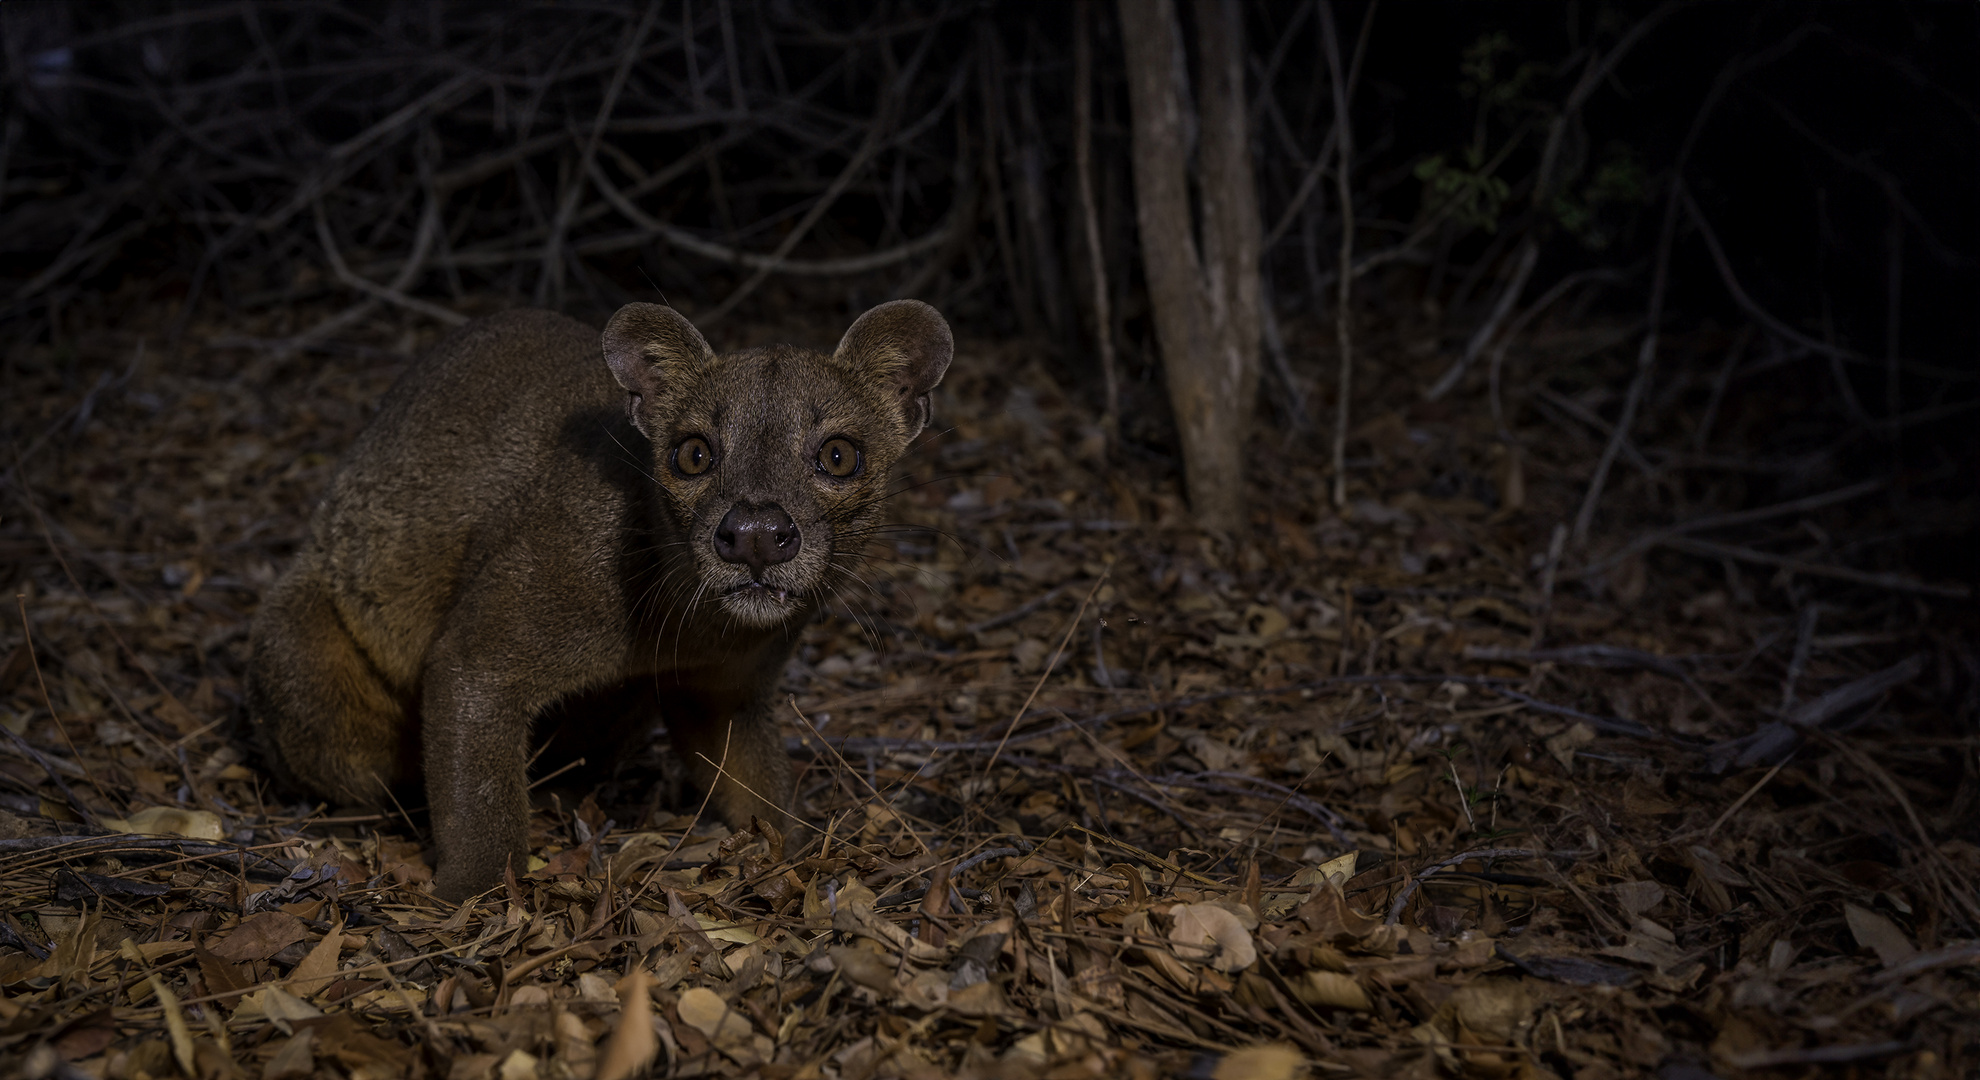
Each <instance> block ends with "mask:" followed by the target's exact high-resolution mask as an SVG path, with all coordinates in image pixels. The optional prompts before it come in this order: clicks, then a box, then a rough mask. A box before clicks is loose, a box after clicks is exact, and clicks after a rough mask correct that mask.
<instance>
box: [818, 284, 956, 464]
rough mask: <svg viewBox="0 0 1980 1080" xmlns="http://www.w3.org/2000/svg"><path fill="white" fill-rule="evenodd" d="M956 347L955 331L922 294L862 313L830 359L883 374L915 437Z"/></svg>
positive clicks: (925, 421)
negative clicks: (927, 302) (929, 398)
mask: <svg viewBox="0 0 1980 1080" xmlns="http://www.w3.org/2000/svg"><path fill="white" fill-rule="evenodd" d="M955 353H956V340H955V337H954V336H953V335H951V334H950V333H949V324H948V323H947V322H945V321H943V319H942V316H941V314H940V313H938V312H937V311H936V310H935V309H934V308H932V307H929V306H928V305H927V304H924V303H922V302H921V301H919V300H894V301H890V302H888V303H885V304H881V305H880V306H879V307H876V308H874V309H873V310H871V311H869V312H867V313H866V314H864V315H861V316H860V317H859V318H858V320H856V321H855V322H854V323H853V324H852V329H850V330H847V331H846V336H845V337H844V338H842V339H840V341H839V347H838V349H837V350H836V351H834V352H833V353H832V360H833V362H834V363H837V364H840V365H842V366H844V367H847V368H850V369H852V370H853V371H856V372H858V373H860V374H861V375H864V376H867V377H869V378H874V379H878V380H880V381H881V384H882V385H883V386H885V387H886V388H887V393H888V396H889V397H891V398H893V400H894V402H895V403H896V405H897V406H898V407H899V409H900V410H901V421H902V423H903V424H904V425H906V428H907V437H908V438H910V439H912V438H914V437H915V436H916V435H919V434H921V429H922V428H924V427H927V426H928V416H929V411H930V410H929V404H928V395H929V392H930V391H932V390H934V389H935V384H937V383H939V382H941V381H942V374H943V373H944V372H946V371H948V370H949V361H950V359H952V358H953V357H954V356H955Z"/></svg>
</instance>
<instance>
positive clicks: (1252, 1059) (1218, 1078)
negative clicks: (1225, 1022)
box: [1210, 1044, 1306, 1080]
mask: <svg viewBox="0 0 1980 1080" xmlns="http://www.w3.org/2000/svg"><path fill="white" fill-rule="evenodd" d="M1210 1075H1211V1076H1212V1077H1213V1078H1214V1080H1296V1078H1297V1077H1301V1076H1305V1075H1306V1058H1305V1057H1304V1056H1302V1055H1301V1054H1300V1052H1299V1051H1298V1050H1295V1049H1293V1048H1292V1047H1290V1046H1286V1045H1283V1044H1274V1045H1269V1046H1247V1047H1245V1048H1244V1049H1242V1050H1233V1051H1231V1052H1230V1053H1228V1054H1225V1055H1224V1056H1223V1057H1222V1058H1221V1059H1219V1060H1218V1062H1217V1064H1216V1065H1215V1066H1213V1067H1212V1068H1211V1070H1210Z"/></svg>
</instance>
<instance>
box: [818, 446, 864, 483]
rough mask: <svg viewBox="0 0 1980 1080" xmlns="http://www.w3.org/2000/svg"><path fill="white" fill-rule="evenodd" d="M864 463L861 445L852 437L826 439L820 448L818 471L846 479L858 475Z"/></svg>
mask: <svg viewBox="0 0 1980 1080" xmlns="http://www.w3.org/2000/svg"><path fill="white" fill-rule="evenodd" d="M862 464H864V462H862V461H861V460H860V457H859V447H857V446H854V445H853V444H852V440H850V439H842V438H834V439H826V440H825V445H824V446H821V447H819V448H818V471H819V472H822V473H824V474H825V475H827V476H832V477H837V478H838V479H840V480H844V479H845V478H846V477H848V476H854V475H857V474H858V472H859V467H860V466H861V465H862Z"/></svg>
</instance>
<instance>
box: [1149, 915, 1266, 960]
mask: <svg viewBox="0 0 1980 1080" xmlns="http://www.w3.org/2000/svg"><path fill="white" fill-rule="evenodd" d="M1169 917H1170V918H1172V919H1174V920H1175V926H1174V927H1173V928H1172V929H1171V930H1170V931H1169V945H1170V947H1171V948H1173V949H1174V950H1175V952H1176V955H1177V956H1179V957H1182V958H1183V959H1185V960H1191V961H1194V962H1196V963H1199V964H1208V965H1210V966H1211V967H1213V968H1216V969H1217V970H1218V971H1222V972H1225V973H1227V974H1228V973H1232V972H1238V971H1243V970H1244V969H1245V968H1248V967H1250V966H1251V965H1252V964H1253V963H1255V962H1256V961H1257V960H1258V947H1257V945H1256V944H1255V943H1254V942H1253V941H1252V940H1251V931H1249V930H1246V929H1245V927H1244V922H1243V920H1241V919H1240V918H1239V917H1238V916H1237V915H1236V914H1235V913H1233V912H1232V911H1231V909H1229V908H1227V907H1225V906H1223V905H1222V904H1177V905H1175V906H1174V907H1172V908H1170V909H1169Z"/></svg>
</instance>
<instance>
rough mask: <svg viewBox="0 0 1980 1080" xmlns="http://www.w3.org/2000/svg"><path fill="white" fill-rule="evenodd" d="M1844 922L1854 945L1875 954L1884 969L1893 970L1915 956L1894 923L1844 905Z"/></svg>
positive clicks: (1866, 909)
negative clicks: (1847, 923)
mask: <svg viewBox="0 0 1980 1080" xmlns="http://www.w3.org/2000/svg"><path fill="white" fill-rule="evenodd" d="M1843 918H1844V919H1846V920H1847V921H1848V922H1849V932H1850V934H1851V935H1852V936H1854V937H1855V938H1856V943H1857V944H1858V945H1861V946H1863V947H1864V948H1866V949H1869V950H1870V951H1871V952H1874V953H1876V954H1877V961H1878V963H1881V964H1883V965H1884V966H1885V967H1887V968H1888V967H1896V966H1897V965H1899V964H1902V963H1904V962H1905V961H1906V960H1909V959H1911V958H1912V957H1913V956H1915V955H1917V953H1918V949H1917V948H1916V947H1914V946H1913V945H1912V944H1911V939H1910V938H1908V937H1906V936H1905V934H1904V931H1903V930H1900V929H1898V925H1897V924H1896V923H1894V922H1892V921H1891V920H1889V919H1887V918H1885V917H1883V916H1882V915H1879V914H1877V913H1876V912H1874V911H1871V910H1870V909H1869V908H1862V907H1857V906H1856V905H1855V904H1844V905H1843Z"/></svg>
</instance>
